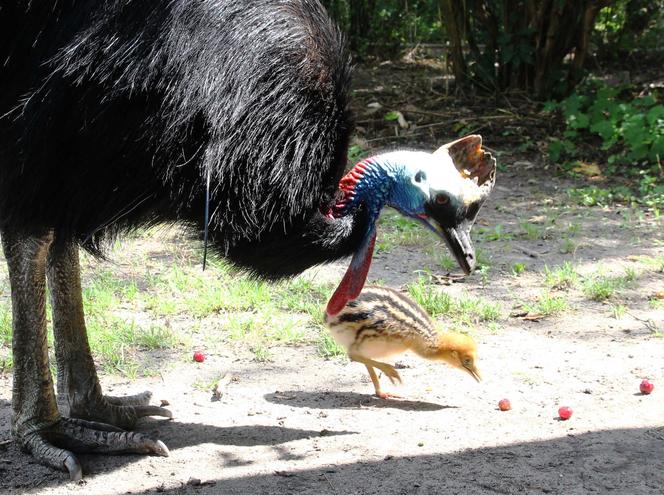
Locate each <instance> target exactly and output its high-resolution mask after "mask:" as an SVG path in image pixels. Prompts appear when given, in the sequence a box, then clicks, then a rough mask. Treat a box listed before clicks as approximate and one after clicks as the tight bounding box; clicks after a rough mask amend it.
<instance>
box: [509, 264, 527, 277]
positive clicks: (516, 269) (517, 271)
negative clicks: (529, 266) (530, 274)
mask: <svg viewBox="0 0 664 495" xmlns="http://www.w3.org/2000/svg"><path fill="white" fill-rule="evenodd" d="M525 271H526V265H525V264H524V263H514V264H513V265H512V275H514V276H515V277H518V276H519V275H521V274H522V273H523V272H525Z"/></svg>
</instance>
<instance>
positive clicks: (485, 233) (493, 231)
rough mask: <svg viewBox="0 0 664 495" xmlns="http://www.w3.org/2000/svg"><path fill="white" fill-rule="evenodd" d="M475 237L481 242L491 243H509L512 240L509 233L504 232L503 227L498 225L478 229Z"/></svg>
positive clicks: (512, 237)
mask: <svg viewBox="0 0 664 495" xmlns="http://www.w3.org/2000/svg"><path fill="white" fill-rule="evenodd" d="M477 235H478V236H479V238H480V239H481V240H482V241H486V242H493V241H510V240H512V239H514V236H513V235H512V234H510V233H509V232H506V231H505V227H503V226H502V225H500V224H498V225H496V226H495V227H493V228H489V227H482V228H480V229H478V231H477Z"/></svg>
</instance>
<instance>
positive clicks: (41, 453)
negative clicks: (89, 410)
mask: <svg viewBox="0 0 664 495" xmlns="http://www.w3.org/2000/svg"><path fill="white" fill-rule="evenodd" d="M17 441H18V443H19V445H21V447H22V448H23V449H24V450H26V451H27V452H30V453H31V454H32V455H33V456H34V457H35V459H37V460H38V461H39V462H41V463H43V464H46V465H47V466H51V467H53V468H55V469H59V470H61V471H67V472H68V473H69V477H70V478H71V479H72V480H74V481H76V480H80V479H81V478H82V476H83V471H82V469H81V465H80V463H79V462H78V459H77V458H76V456H75V455H74V452H76V453H99V454H128V453H133V454H155V455H161V456H164V457H167V456H168V455H169V451H168V447H166V445H164V443H163V442H162V441H161V440H155V439H153V438H151V437H149V436H147V435H145V434H143V433H135V432H128V431H122V430H121V429H119V428H117V427H115V426H113V425H107V424H103V423H97V422H93V421H84V420H81V419H72V418H60V419H59V420H58V421H57V422H55V423H54V424H52V425H50V426H46V427H43V428H39V429H36V430H33V431H31V432H30V433H26V434H23V435H21V436H19V437H18V438H17Z"/></svg>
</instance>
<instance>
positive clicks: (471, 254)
mask: <svg viewBox="0 0 664 495" xmlns="http://www.w3.org/2000/svg"><path fill="white" fill-rule="evenodd" d="M434 156H435V157H440V159H441V160H450V159H451V161H452V163H453V164H454V167H455V168H456V171H457V172H458V174H459V176H458V177H457V178H455V180H458V181H459V184H460V186H459V188H458V190H459V191H460V192H459V195H458V197H452V198H450V197H449V196H448V195H447V194H445V193H444V192H441V191H436V190H430V199H429V201H428V202H427V203H426V204H425V211H426V215H424V216H423V217H422V220H423V221H424V222H425V223H426V224H427V226H428V227H429V228H431V229H432V230H433V231H434V232H436V233H437V234H438V235H440V236H441V237H442V238H443V239H444V240H445V243H446V244H447V247H448V248H449V249H450V251H451V252H452V254H453V255H454V257H455V258H456V260H457V263H459V266H460V267H461V269H462V270H463V271H464V272H465V273H466V275H467V274H469V273H470V272H471V271H472V270H473V269H474V268H475V263H476V257H475V248H474V247H473V243H472V241H471V239H470V229H471V228H472V226H473V223H475V218H476V217H477V213H478V212H479V210H480V208H481V207H482V204H484V201H485V200H486V198H487V197H488V196H489V194H490V193H491V191H492V189H493V186H494V184H495V182H496V160H495V158H493V157H492V156H491V153H488V152H486V151H484V149H483V148H482V137H481V136H478V135H471V136H466V137H464V138H461V139H457V140H456V141H454V142H452V143H449V144H446V145H444V146H442V147H441V148H439V149H438V150H437V151H436V152H435V153H434Z"/></svg>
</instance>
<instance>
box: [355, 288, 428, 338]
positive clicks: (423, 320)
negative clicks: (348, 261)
mask: <svg viewBox="0 0 664 495" xmlns="http://www.w3.org/2000/svg"><path fill="white" fill-rule="evenodd" d="M360 299H361V300H362V301H363V302H365V303H367V302H371V301H376V302H378V303H383V304H385V301H386V300H387V301H388V302H387V305H386V307H385V313H386V314H387V315H388V316H390V317H396V318H398V320H396V321H404V322H405V321H406V319H409V320H410V322H409V323H410V324H411V326H413V327H415V329H417V330H418V331H420V332H421V333H426V334H428V335H430V336H433V335H435V334H436V331H435V329H434V325H433V322H432V321H431V318H430V317H429V315H428V314H427V313H426V312H425V311H424V310H423V309H422V308H420V307H419V306H418V305H417V304H415V303H414V302H413V301H411V300H410V299H408V298H407V297H406V296H404V295H402V294H399V293H398V292H393V291H386V290H384V289H380V288H376V287H368V288H367V289H365V292H364V293H363V294H362V295H361V296H360ZM367 306H368V307H369V308H371V307H372V306H371V305H370V304H367ZM388 306H389V307H388Z"/></svg>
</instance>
